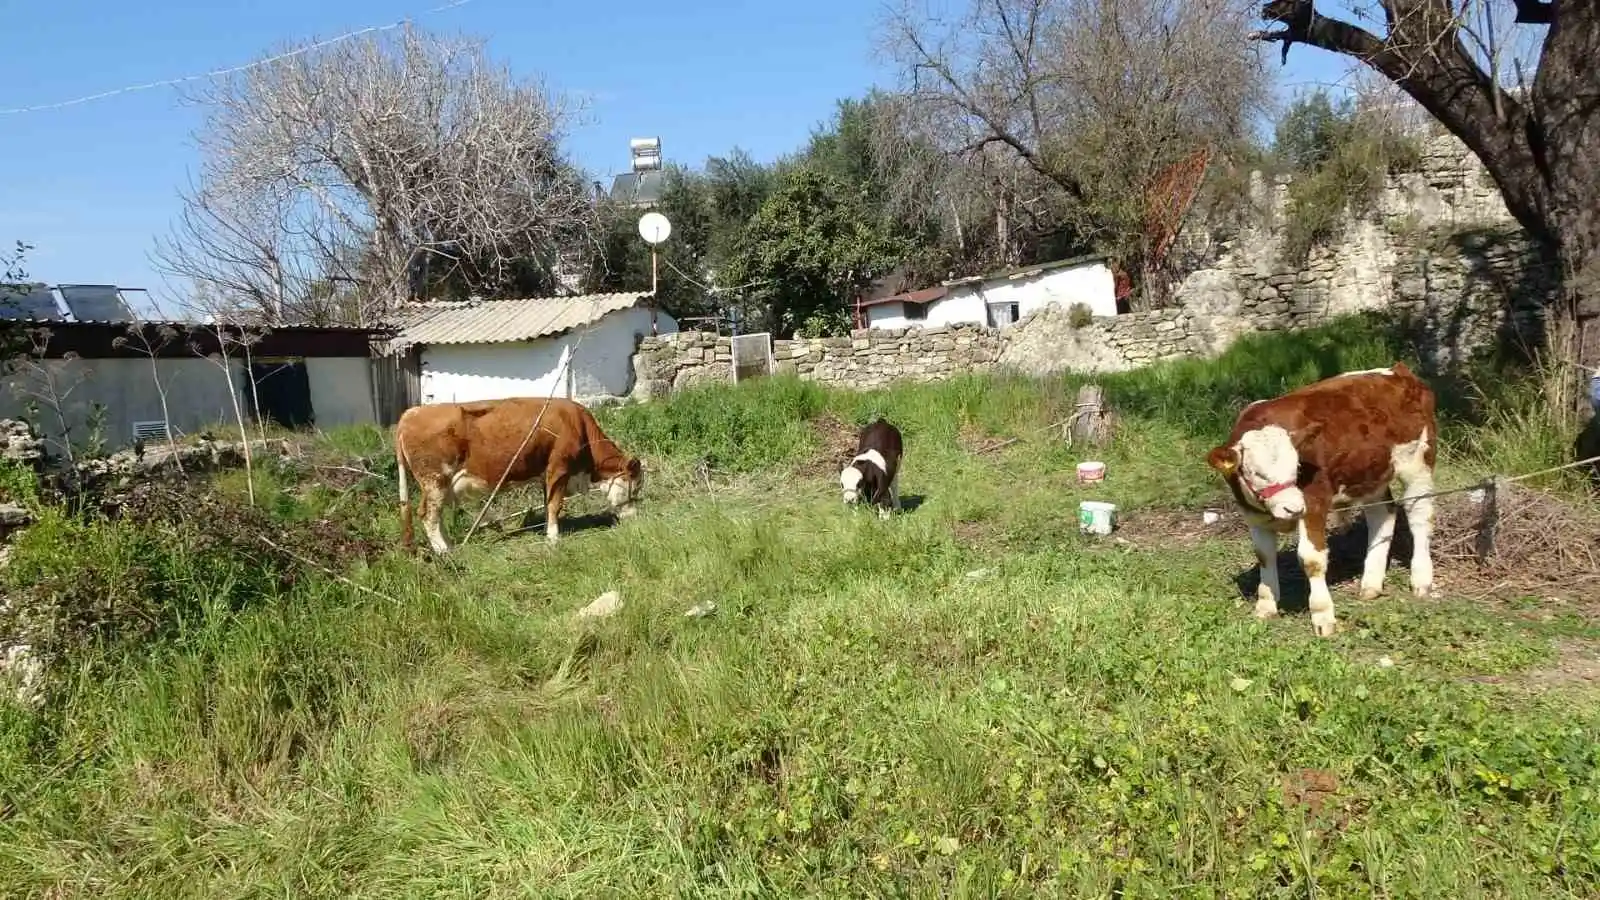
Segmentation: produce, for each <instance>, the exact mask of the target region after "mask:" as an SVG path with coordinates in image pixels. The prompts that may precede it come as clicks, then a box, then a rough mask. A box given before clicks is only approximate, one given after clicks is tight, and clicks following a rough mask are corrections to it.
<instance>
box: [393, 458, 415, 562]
mask: <svg viewBox="0 0 1600 900" xmlns="http://www.w3.org/2000/svg"><path fill="white" fill-rule="evenodd" d="M394 466H395V471H396V474H397V475H399V476H400V546H402V547H404V548H405V549H406V551H407V552H410V551H411V549H412V547H413V546H414V543H415V534H414V533H413V531H412V527H411V485H410V479H409V478H408V477H407V474H406V448H405V444H404V443H402V442H401V440H400V429H399V428H396V429H395V430H394Z"/></svg>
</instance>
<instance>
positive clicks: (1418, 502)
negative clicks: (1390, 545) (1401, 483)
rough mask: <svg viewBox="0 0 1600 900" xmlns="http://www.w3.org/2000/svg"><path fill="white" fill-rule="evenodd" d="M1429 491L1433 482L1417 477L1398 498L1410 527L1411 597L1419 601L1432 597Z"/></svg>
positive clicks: (1430, 501) (1430, 500)
mask: <svg viewBox="0 0 1600 900" xmlns="http://www.w3.org/2000/svg"><path fill="white" fill-rule="evenodd" d="M1432 491H1433V479H1432V478H1419V479H1417V480H1416V481H1413V482H1412V483H1411V484H1408V485H1406V488H1405V493H1404V495H1403V496H1402V497H1401V499H1400V503H1401V505H1402V506H1404V508H1405V511H1406V525H1407V526H1409V527H1410V528H1411V594H1412V596H1414V597H1416V598H1418V599H1419V600H1420V599H1426V598H1428V597H1432V596H1434V586H1433V554H1432V552H1431V551H1432V548H1431V544H1432V543H1433V497H1432V496H1430V495H1431V492H1432Z"/></svg>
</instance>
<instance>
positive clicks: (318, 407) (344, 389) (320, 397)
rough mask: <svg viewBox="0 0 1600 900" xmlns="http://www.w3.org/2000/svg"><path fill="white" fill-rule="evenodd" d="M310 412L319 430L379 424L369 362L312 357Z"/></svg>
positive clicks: (308, 376) (308, 365) (309, 367)
mask: <svg viewBox="0 0 1600 900" xmlns="http://www.w3.org/2000/svg"><path fill="white" fill-rule="evenodd" d="M306 379H307V380H308V381H310V382H311V411H312V412H313V413H314V414H315V415H316V417H317V427H318V428H338V427H340V426H344V425H370V424H373V423H375V422H377V421H378V415H377V409H376V407H375V398H374V396H373V393H372V361H371V360H370V359H360V358H355V357H311V358H308V359H307V360H306Z"/></svg>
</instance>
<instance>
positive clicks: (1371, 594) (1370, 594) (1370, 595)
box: [1360, 587, 1383, 602]
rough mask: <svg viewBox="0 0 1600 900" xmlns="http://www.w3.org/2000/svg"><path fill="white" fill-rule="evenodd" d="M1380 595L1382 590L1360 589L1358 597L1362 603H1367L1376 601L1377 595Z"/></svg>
mask: <svg viewBox="0 0 1600 900" xmlns="http://www.w3.org/2000/svg"><path fill="white" fill-rule="evenodd" d="M1382 593H1383V588H1375V587H1363V588H1362V589H1361V594H1360V597H1361V599H1362V601H1363V602H1365V601H1368V600H1376V599H1378V595H1379V594H1382Z"/></svg>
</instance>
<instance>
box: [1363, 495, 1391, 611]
mask: <svg viewBox="0 0 1600 900" xmlns="http://www.w3.org/2000/svg"><path fill="white" fill-rule="evenodd" d="M1372 502H1373V504H1374V505H1372V506H1368V507H1367V509H1366V516H1367V558H1366V562H1365V563H1364V564H1363V565H1362V567H1361V599H1362V600H1372V599H1375V598H1376V597H1377V596H1378V595H1379V594H1381V593H1383V576H1384V574H1385V573H1386V572H1387V571H1388V569H1389V547H1390V545H1392V544H1393V543H1394V522H1395V507H1394V495H1393V494H1391V493H1389V491H1387V490H1385V491H1384V492H1383V497H1382V498H1380V499H1379V500H1374V501H1372Z"/></svg>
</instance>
